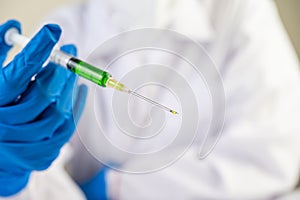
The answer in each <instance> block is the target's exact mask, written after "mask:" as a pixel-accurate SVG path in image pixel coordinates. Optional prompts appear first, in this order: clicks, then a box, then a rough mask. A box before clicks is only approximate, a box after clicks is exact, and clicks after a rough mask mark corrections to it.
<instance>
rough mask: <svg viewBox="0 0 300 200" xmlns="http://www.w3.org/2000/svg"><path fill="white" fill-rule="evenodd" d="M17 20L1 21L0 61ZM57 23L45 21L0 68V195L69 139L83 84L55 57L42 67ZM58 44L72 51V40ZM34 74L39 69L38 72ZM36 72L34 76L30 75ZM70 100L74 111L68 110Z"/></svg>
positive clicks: (83, 92)
mask: <svg viewBox="0 0 300 200" xmlns="http://www.w3.org/2000/svg"><path fill="white" fill-rule="evenodd" d="M11 27H16V28H18V29H19V30H20V24H19V23H18V22H17V21H8V22H7V23H5V24H4V25H2V26H0V64H1V65H2V64H3V61H4V60H5V58H6V55H7V52H8V51H9V49H10V46H7V45H6V44H5V43H4V39H3V36H4V34H5V32H6V30H7V29H9V28H11ZM60 34H61V29H60V28H59V27H58V26H57V25H46V26H44V27H43V28H42V29H41V30H40V31H39V32H38V33H37V34H36V35H35V36H34V38H33V39H32V40H31V41H30V42H29V43H28V44H27V45H26V47H25V48H24V49H23V50H22V52H21V53H19V54H18V55H17V56H16V57H15V58H14V60H13V61H12V62H11V63H9V64H8V65H7V66H6V67H4V68H1V73H0V196H9V195H12V194H15V193H17V192H19V191H20V190H21V189H22V188H24V187H25V186H26V184H27V182H28V179H29V175H30V173H31V171H33V170H44V169H46V168H47V167H49V166H50V164H51V163H52V161H53V160H54V159H55V158H56V157H57V156H58V154H59V151H60V148H61V147H62V146H63V145H64V144H65V143H66V142H67V141H68V140H69V138H70V137H71V135H72V133H73V131H74V129H75V122H74V120H77V119H78V118H79V116H80V114H81V111H82V110H83V105H84V100H85V97H86V93H87V88H86V87H85V86H80V87H79V88H77V91H75V93H76V94H78V97H79V98H77V99H76V100H75V101H74V103H72V94H73V93H72V92H73V89H74V86H75V85H76V84H75V80H76V76H75V75H74V74H73V73H71V72H69V71H68V70H66V69H64V68H62V67H59V66H56V65H55V64H53V63H50V64H48V65H47V66H46V67H45V68H42V65H43V63H44V62H45V61H46V59H47V58H48V56H49V55H50V53H51V50H52V48H53V46H54V45H55V44H56V42H57V41H58V39H59V37H60ZM62 50H65V51H68V53H75V51H76V50H75V47H74V46H71V45H69V46H65V47H64V48H62ZM36 74H37V75H36ZM34 75H36V77H35V80H34V81H32V80H31V78H32V77H33V76H34ZM72 104H73V106H74V112H75V110H77V112H76V113H74V116H73V111H72Z"/></svg>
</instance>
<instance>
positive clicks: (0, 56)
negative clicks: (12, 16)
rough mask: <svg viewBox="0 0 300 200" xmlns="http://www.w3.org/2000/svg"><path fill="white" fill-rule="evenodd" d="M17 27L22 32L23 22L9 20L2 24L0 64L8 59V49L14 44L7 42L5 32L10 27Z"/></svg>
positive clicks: (0, 28) (0, 30)
mask: <svg viewBox="0 0 300 200" xmlns="http://www.w3.org/2000/svg"><path fill="white" fill-rule="evenodd" d="M13 27H14V28H16V29H17V30H19V32H20V33H21V24H20V22H18V21H16V20H9V21H7V22H5V23H4V24H2V25H0V66H2V64H3V62H4V61H5V59H6V56H7V53H8V51H9V50H10V49H11V47H12V46H9V45H7V44H6V42H5V34H6V31H7V30H9V29H10V28H13Z"/></svg>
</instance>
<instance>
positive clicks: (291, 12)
mask: <svg viewBox="0 0 300 200" xmlns="http://www.w3.org/2000/svg"><path fill="white" fill-rule="evenodd" d="M0 1H1V12H0V23H3V22H4V21H6V20H8V19H11V18H15V19H18V20H19V21H21V22H22V24H23V32H24V33H25V34H27V35H31V33H32V32H33V31H34V30H35V28H36V26H37V25H38V23H39V22H41V21H42V19H43V18H45V17H47V16H48V15H49V14H50V13H51V12H52V11H53V10H55V9H56V8H57V7H59V6H63V5H67V4H70V3H74V2H84V1H86V0H51V1H45V0H44V1H41V0H26V1H20V0H9V1H8V0H0ZM275 2H276V3H277V5H278V10H279V13H280V15H281V17H282V21H283V23H284V25H285V27H286V29H287V31H288V33H289V35H290V37H291V40H292V42H293V44H294V47H295V49H296V51H297V53H298V56H299V58H300V25H299V19H300V12H299V10H300V1H299V0H275Z"/></svg>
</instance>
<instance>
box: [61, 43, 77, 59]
mask: <svg viewBox="0 0 300 200" xmlns="http://www.w3.org/2000/svg"><path fill="white" fill-rule="evenodd" d="M60 50H62V51H63V52H66V53H68V54H70V55H73V56H76V55H77V49H76V47H75V45H73V44H67V45H64V46H62V47H61V48H60Z"/></svg>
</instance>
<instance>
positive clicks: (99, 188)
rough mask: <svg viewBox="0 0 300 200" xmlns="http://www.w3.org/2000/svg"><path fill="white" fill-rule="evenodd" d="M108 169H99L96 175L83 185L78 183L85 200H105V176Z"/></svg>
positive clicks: (106, 197) (106, 196)
mask: <svg viewBox="0 0 300 200" xmlns="http://www.w3.org/2000/svg"><path fill="white" fill-rule="evenodd" d="M107 170H108V168H106V167H103V168H101V169H100V170H99V171H98V172H97V174H96V175H95V176H94V177H92V178H91V179H90V180H88V181H86V182H85V183H79V187H80V188H81V190H82V191H83V193H84V194H85V197H86V199H87V200H107V199H108V195H107V191H106V182H105V176H106V173H107Z"/></svg>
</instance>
